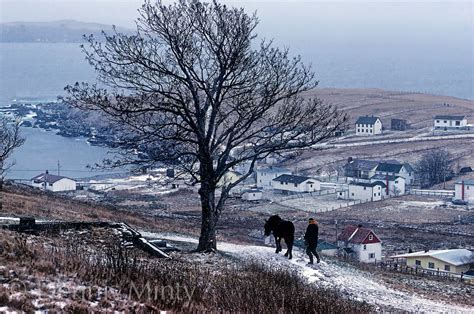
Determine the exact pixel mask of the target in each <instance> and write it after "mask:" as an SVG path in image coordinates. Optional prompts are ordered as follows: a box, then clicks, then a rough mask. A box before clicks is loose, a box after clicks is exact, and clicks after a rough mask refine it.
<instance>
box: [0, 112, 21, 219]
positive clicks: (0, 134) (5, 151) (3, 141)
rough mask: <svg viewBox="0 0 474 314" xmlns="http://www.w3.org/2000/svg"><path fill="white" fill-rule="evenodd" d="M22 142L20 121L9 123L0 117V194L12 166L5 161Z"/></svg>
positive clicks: (1, 202) (0, 200) (0, 203)
mask: <svg viewBox="0 0 474 314" xmlns="http://www.w3.org/2000/svg"><path fill="white" fill-rule="evenodd" d="M24 142H25V139H24V138H22V137H21V135H20V121H19V120H17V121H15V122H11V121H9V120H8V119H7V118H6V117H3V116H0V192H1V191H2V189H3V181H4V180H5V175H6V172H7V170H8V169H9V168H10V167H11V166H13V164H14V162H13V161H11V162H8V161H7V159H8V158H9V157H10V156H11V154H12V153H13V151H14V150H15V149H16V148H18V147H20V146H21V145H23V143H24ZM2 207H3V200H2V198H1V195H0V210H1V209H2Z"/></svg>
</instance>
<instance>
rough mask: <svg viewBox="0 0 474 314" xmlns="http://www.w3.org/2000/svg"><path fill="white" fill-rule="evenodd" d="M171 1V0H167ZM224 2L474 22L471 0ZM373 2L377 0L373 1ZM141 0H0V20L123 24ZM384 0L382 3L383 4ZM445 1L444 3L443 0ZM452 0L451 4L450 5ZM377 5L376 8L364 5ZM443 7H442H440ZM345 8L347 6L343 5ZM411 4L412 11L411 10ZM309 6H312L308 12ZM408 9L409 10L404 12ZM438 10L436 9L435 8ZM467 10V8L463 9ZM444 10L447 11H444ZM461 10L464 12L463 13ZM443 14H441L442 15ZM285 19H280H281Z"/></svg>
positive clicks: (322, 14) (271, 11) (291, 12)
mask: <svg viewBox="0 0 474 314" xmlns="http://www.w3.org/2000/svg"><path fill="white" fill-rule="evenodd" d="M168 2H170V1H168ZM225 2H228V3H231V4H235V5H238V6H245V7H246V8H248V9H249V10H252V11H253V10H258V12H259V16H261V17H262V18H263V19H274V18H281V17H284V16H287V17H288V18H290V19H291V18H296V19H297V20H295V22H297V23H299V22H301V21H298V17H300V16H301V15H303V16H304V17H306V18H313V17H314V18H324V19H326V18H333V17H334V18H335V19H336V20H341V19H346V18H347V19H348V20H349V21H350V20H354V13H357V16H358V17H359V19H360V20H361V21H362V20H364V19H366V18H369V19H370V18H374V13H376V14H377V15H378V16H375V18H377V17H378V18H381V21H382V20H384V19H385V18H386V17H388V18H389V19H391V18H398V17H400V14H401V13H403V14H406V15H408V16H409V17H410V16H416V15H418V16H419V18H420V19H421V21H420V22H423V19H424V17H423V15H424V14H428V15H429V16H430V12H431V13H433V12H434V13H435V14H436V15H435V16H434V17H437V14H441V15H444V17H443V19H444V20H447V21H450V20H451V19H459V18H461V19H464V20H465V22H466V23H469V21H470V23H471V26H472V12H473V10H472V8H473V7H472V2H469V1H458V0H441V1H439V0H438V1H432V0H421V1H402V0H396V1H393V0H391V1H389V0H378V1H376V3H378V4H377V5H374V4H373V3H372V4H369V5H367V3H368V1H363V0H331V1H322V0H312V1H308V0H306V1H305V0H286V1H282V0H279V1H275V0H226V1H225ZM372 2H374V1H372ZM141 3H142V0H0V20H1V22H12V21H51V20H61V19H74V20H80V21H86V22H100V23H106V24H116V25H121V26H132V25H133V20H134V19H135V17H136V10H137V8H138V7H139V6H140V5H141ZM380 3H383V4H380ZM390 3H398V4H397V5H396V7H397V8H395V10H393V11H392V9H393V7H390ZM440 3H442V4H440ZM316 4H319V5H318V6H316ZM451 4H452V5H451ZM370 6H372V7H374V6H375V7H376V8H377V10H376V12H374V11H372V10H371V9H364V8H365V7H370ZM459 6H462V7H463V8H464V9H463V10H458V11H456V13H455V14H450V12H449V8H450V7H459ZM440 7H443V9H440ZM344 8H346V9H344ZM408 8H409V11H410V12H408ZM445 8H448V11H445ZM308 9H311V10H310V11H309V12H308ZM400 10H402V11H400ZM403 11H407V12H403ZM436 11H437V12H436ZM462 11H464V12H462ZM443 12H444V13H443ZM459 14H462V16H461V17H460V16H459ZM439 17H440V18H441V17H442V16H439ZM280 22H282V23H284V21H279V23H280Z"/></svg>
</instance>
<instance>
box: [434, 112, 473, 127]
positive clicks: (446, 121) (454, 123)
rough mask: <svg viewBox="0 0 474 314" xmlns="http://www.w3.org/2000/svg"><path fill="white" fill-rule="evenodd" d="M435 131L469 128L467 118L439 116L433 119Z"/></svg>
mask: <svg viewBox="0 0 474 314" xmlns="http://www.w3.org/2000/svg"><path fill="white" fill-rule="evenodd" d="M433 124H434V128H435V129H462V128H465V127H467V119H466V117H465V116H449V115H439V116H435V117H434V118H433Z"/></svg>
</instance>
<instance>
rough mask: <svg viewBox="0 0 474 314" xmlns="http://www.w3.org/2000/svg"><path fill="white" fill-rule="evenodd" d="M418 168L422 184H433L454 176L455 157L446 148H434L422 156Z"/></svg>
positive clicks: (426, 185)
mask: <svg viewBox="0 0 474 314" xmlns="http://www.w3.org/2000/svg"><path fill="white" fill-rule="evenodd" d="M416 170H417V173H418V175H419V177H420V181H421V185H422V186H425V187H429V186H433V185H435V184H437V183H441V182H445V181H446V180H449V179H450V178H452V176H453V173H454V172H453V158H452V156H451V154H450V153H449V152H448V151H446V150H443V149H437V150H432V151H429V152H427V153H426V154H424V155H423V156H422V157H421V159H420V161H419V162H418V163H417V165H416Z"/></svg>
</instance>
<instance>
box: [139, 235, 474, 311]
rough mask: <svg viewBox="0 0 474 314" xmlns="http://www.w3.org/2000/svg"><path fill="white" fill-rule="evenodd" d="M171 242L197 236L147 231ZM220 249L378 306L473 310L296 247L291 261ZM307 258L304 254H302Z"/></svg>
mask: <svg viewBox="0 0 474 314" xmlns="http://www.w3.org/2000/svg"><path fill="white" fill-rule="evenodd" d="M143 235H144V236H148V235H152V236H155V237H160V238H162V239H167V240H171V241H183V242H194V243H197V240H196V239H193V238H189V237H184V236H176V235H170V234H149V233H148V234H147V233H146V232H144V233H143ZM218 248H219V250H221V251H223V252H226V253H229V254H230V255H233V256H235V257H237V258H241V259H254V260H257V261H262V262H264V263H265V264H268V265H275V264H277V265H280V266H286V267H291V268H292V269H294V270H297V271H298V272H299V273H300V274H301V276H303V277H305V278H306V279H308V281H309V282H310V283H314V284H317V285H319V286H321V287H325V288H333V289H337V290H340V291H343V292H344V293H346V294H348V295H350V296H351V297H353V298H354V299H357V300H360V301H366V302H368V303H370V304H373V305H375V306H380V307H382V308H383V307H386V306H389V307H394V308H396V309H399V310H402V311H409V312H427V313H474V309H473V308H471V307H468V306H461V305H453V304H447V303H443V302H441V301H433V300H428V299H426V298H423V297H421V296H418V295H416V294H413V293H408V292H404V291H397V290H395V289H392V288H388V287H387V286H385V285H383V284H382V283H380V282H377V281H376V280H375V279H373V278H370V275H369V276H368V275H367V273H364V272H362V271H359V270H357V269H354V268H352V267H344V266H341V265H338V264H336V263H334V262H332V261H329V262H325V261H322V262H321V264H320V265H316V266H314V267H309V266H307V265H306V262H307V261H306V260H305V259H304V258H303V257H305V255H304V252H303V251H301V250H296V251H295V252H294V256H293V260H288V259H286V258H284V257H283V255H282V254H278V255H277V254H275V252H274V248H271V247H266V246H255V245H238V244H231V243H225V242H220V243H219V244H218ZM305 258H306V257H305Z"/></svg>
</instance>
